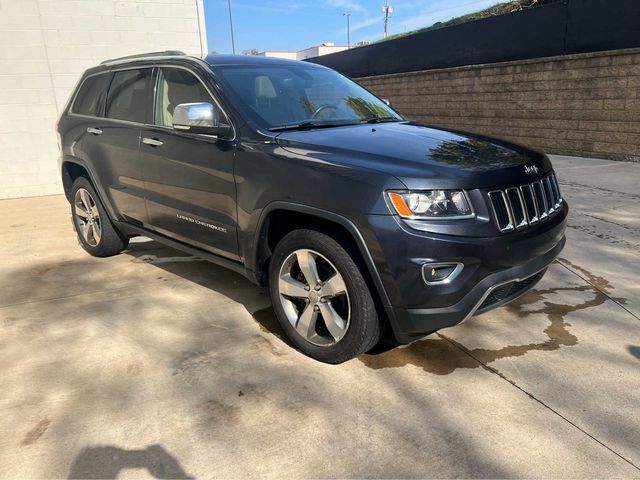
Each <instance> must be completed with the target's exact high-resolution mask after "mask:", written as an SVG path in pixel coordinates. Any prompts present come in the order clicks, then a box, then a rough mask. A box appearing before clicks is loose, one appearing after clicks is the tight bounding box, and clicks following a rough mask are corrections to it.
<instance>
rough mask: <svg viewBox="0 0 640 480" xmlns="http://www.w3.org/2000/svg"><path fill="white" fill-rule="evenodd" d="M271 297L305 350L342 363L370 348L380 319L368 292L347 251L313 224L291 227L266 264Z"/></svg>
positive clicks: (282, 320)
mask: <svg viewBox="0 0 640 480" xmlns="http://www.w3.org/2000/svg"><path fill="white" fill-rule="evenodd" d="M269 290H270V293H271V302H272V303H273V308H274V310H275V312H276V316H277V317H278V320H279V321H280V324H281V325H282V327H283V329H284V331H285V332H286V334H287V336H288V337H289V338H290V339H291V341H292V342H293V343H294V344H295V345H296V346H297V347H298V348H299V349H300V350H301V351H302V352H303V353H305V354H306V355H308V356H310V357H312V358H315V359H316V360H320V361H321V362H325V363H342V362H345V361H347V360H350V359H352V358H354V357H356V356H357V355H359V354H361V353H363V352H366V351H367V350H369V349H371V348H372V347H373V346H374V345H375V344H376V343H377V341H378V339H379V337H380V322H379V320H378V315H377V312H376V307H375V304H374V302H373V298H372V297H371V292H370V291H369V288H368V286H367V283H366V282H365V280H364V278H363V276H362V273H361V272H360V270H359V269H358V267H357V265H356V264H355V262H354V261H353V258H352V257H351V256H350V255H349V253H348V252H347V251H346V250H345V249H344V248H343V247H342V245H340V244H339V243H338V242H337V241H335V240H334V239H333V238H331V237H330V236H328V235H325V234H324V233H321V232H317V231H315V230H295V231H293V232H291V233H289V234H288V235H286V236H285V237H284V238H283V239H282V240H281V241H280V242H279V243H278V245H277V246H276V248H275V251H274V253H273V257H272V259H271V263H270V265H269Z"/></svg>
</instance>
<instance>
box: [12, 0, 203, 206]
mask: <svg viewBox="0 0 640 480" xmlns="http://www.w3.org/2000/svg"><path fill="white" fill-rule="evenodd" d="M203 1H204V0H0V198H15V197H26V196H34V195H48V194H53V193H60V192H61V191H62V187H61V182H60V175H59V172H58V170H57V157H58V147H57V139H56V134H55V122H56V119H57V118H58V114H59V112H60V111H61V109H62V108H63V107H64V105H65V103H66V101H67V98H68V97H69V94H70V93H71V90H72V89H73V87H74V86H75V84H76V82H77V81H78V78H79V76H80V74H81V73H82V72H83V71H84V70H85V69H86V68H89V67H91V66H94V65H96V64H97V63H99V62H100V61H102V60H105V59H107V58H114V57H120V56H124V55H130V54H135V53H143V52H149V51H158V50H183V51H185V52H187V53H192V54H198V55H199V54H201V52H206V51H207V40H206V30H205V21H204V7H203Z"/></svg>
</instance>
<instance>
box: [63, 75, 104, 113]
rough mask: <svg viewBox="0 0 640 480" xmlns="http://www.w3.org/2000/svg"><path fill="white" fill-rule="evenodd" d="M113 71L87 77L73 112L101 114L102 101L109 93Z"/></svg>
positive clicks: (79, 91) (72, 109)
mask: <svg viewBox="0 0 640 480" xmlns="http://www.w3.org/2000/svg"><path fill="white" fill-rule="evenodd" d="M110 78H111V73H103V74H100V75H93V76H91V77H87V78H86V79H85V80H84V82H82V85H80V89H79V90H78V94H77V95H76V98H75V100H74V102H73V106H72V107H71V113H76V114H78V115H90V116H95V117H97V116H100V114H101V113H102V112H101V109H102V108H101V107H102V103H103V102H104V98H105V96H106V95H107V88H109V80H110Z"/></svg>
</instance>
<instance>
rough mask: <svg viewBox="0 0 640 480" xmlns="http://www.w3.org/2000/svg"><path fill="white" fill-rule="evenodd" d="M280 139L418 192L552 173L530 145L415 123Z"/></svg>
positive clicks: (324, 130)
mask: <svg viewBox="0 0 640 480" xmlns="http://www.w3.org/2000/svg"><path fill="white" fill-rule="evenodd" d="M276 141H277V142H278V144H279V145H280V146H281V147H282V148H284V149H286V150H288V151H290V152H292V153H296V154H298V155H304V156H307V157H311V158H314V159H317V160H323V161H326V162H330V163H333V164H343V165H346V166H350V167H352V168H355V169H357V168H363V169H368V170H376V171H379V172H384V173H388V174H390V175H393V176H395V177H397V178H398V179H399V180H401V181H402V182H403V183H404V184H405V185H406V186H407V187H408V188H416V189H425V188H467V189H470V188H489V187H494V186H503V185H510V184H514V185H516V184H518V183H525V182H530V181H532V180H533V179H534V178H535V177H537V176H540V175H542V174H543V173H546V172H547V171H549V170H551V163H550V162H549V160H548V158H547V157H546V156H545V155H542V154H540V153H537V152H534V151H532V150H529V149H526V148H524V147H521V146H517V145H513V144H510V143H506V142H502V141H499V140H494V139H489V138H486V137H481V136H476V135H471V134H465V133H460V132H454V131H448V130H440V129H436V128H432V127H428V126H424V125H419V124H416V123H409V122H394V123H380V124H362V125H350V126H343V127H336V128H320V129H312V130H301V131H287V132H282V133H281V134H279V135H278V136H277V137H276ZM525 166H527V167H528V168H527V172H529V173H527V172H525ZM532 167H534V168H532ZM536 170H537V175H536V173H535V171H536Z"/></svg>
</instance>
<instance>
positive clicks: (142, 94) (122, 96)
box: [106, 68, 152, 123]
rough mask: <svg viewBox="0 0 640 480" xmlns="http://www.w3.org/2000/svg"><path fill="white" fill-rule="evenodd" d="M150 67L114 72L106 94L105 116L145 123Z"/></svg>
mask: <svg viewBox="0 0 640 480" xmlns="http://www.w3.org/2000/svg"><path fill="white" fill-rule="evenodd" d="M151 71H152V69H151V68H141V69H133V70H122V71H120V72H116V73H115V74H114V76H113V80H112V81H111V86H110V87H109V93H108V95H107V109H106V116H107V117H108V118H114V119H117V120H127V121H129V122H136V123H145V122H146V117H147V113H146V112H147V98H148V91H149V85H150V79H151Z"/></svg>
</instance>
